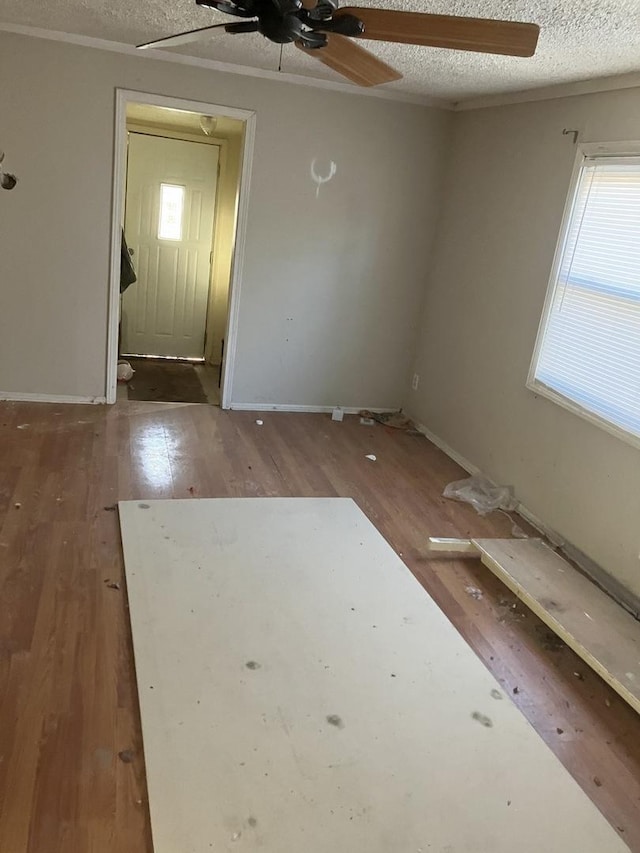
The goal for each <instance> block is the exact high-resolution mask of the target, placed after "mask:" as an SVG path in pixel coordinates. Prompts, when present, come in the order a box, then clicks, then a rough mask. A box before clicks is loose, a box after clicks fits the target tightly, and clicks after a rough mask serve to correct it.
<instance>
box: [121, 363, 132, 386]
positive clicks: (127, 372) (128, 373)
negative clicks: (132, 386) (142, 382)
mask: <svg viewBox="0 0 640 853" xmlns="http://www.w3.org/2000/svg"><path fill="white" fill-rule="evenodd" d="M134 373H135V370H134V369H133V367H131V365H130V364H129V362H128V361H119V362H118V382H128V381H129V380H130V379H133V374H134Z"/></svg>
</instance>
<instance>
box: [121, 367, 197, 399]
mask: <svg viewBox="0 0 640 853" xmlns="http://www.w3.org/2000/svg"><path fill="white" fill-rule="evenodd" d="M128 361H129V362H130V364H131V367H133V369H134V371H135V373H134V374H133V379H131V381H130V382H129V384H128V385H127V396H128V397H129V399H130V400H146V401H149V402H155V403H207V402H208V400H207V397H206V394H205V393H204V390H203V388H202V385H201V384H200V379H199V377H198V374H197V373H196V369H195V367H194V366H193V365H192V364H185V363H184V362H179V361H167V360H166V359H152V358H130V359H128Z"/></svg>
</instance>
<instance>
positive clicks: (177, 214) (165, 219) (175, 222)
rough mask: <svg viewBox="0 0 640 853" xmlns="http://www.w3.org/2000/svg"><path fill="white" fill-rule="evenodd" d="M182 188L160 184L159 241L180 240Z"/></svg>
mask: <svg viewBox="0 0 640 853" xmlns="http://www.w3.org/2000/svg"><path fill="white" fill-rule="evenodd" d="M183 212H184V187H181V186H177V185H176V184H160V218H159V222H158V239H159V240H182V214H183Z"/></svg>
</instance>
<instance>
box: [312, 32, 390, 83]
mask: <svg viewBox="0 0 640 853" xmlns="http://www.w3.org/2000/svg"><path fill="white" fill-rule="evenodd" d="M296 47H298V48H299V49H300V50H302V51H304V52H305V53H307V54H309V56H313V57H315V58H316V59H319V60H320V62H323V63H324V64H325V65H328V66H329V68H333V70H334V71H337V72H338V74H342V76H343V77H347V78H348V79H349V80H352V81H353V82H354V83H357V84H358V85H359V86H379V85H380V84H381V83H391V82H392V81H393V80H400V79H401V78H402V74H400V72H399V71H396V70H395V68H392V67H391V66H390V65H387V64H386V62H382V60H380V59H378V57H377V56H374V55H373V54H372V53H369V51H368V50H365V49H364V48H362V47H360V45H357V44H355V42H353V41H351V40H350V39H348V38H345V36H339V35H337V34H336V33H327V44H326V46H325V47H316V48H312V49H310V48H306V47H305V46H304V45H303V44H301V43H300V42H296Z"/></svg>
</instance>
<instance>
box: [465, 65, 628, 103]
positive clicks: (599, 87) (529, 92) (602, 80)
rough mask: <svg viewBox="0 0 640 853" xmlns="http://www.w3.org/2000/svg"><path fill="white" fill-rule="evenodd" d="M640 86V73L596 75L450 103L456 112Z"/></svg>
mask: <svg viewBox="0 0 640 853" xmlns="http://www.w3.org/2000/svg"><path fill="white" fill-rule="evenodd" d="M636 88H640V73H638V72H633V73H631V74H618V75H616V76H614V77H597V78H594V79H593V80H576V81H574V82H572V83H554V84H553V85H552V86H542V87H540V88H538V89H524V90H522V91H519V92H503V93H501V94H498V95H480V96H479V97H477V98H468V99H465V100H460V101H456V102H454V103H453V104H452V105H451V109H453V110H454V111H455V112H461V111H466V110H482V109H486V108H488V107H504V106H508V105H510V104H526V103H531V102H533V101H552V100H555V99H557V98H572V97H576V96H579V95H595V94H598V93H601V92H615V91H618V90H623V89H636Z"/></svg>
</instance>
